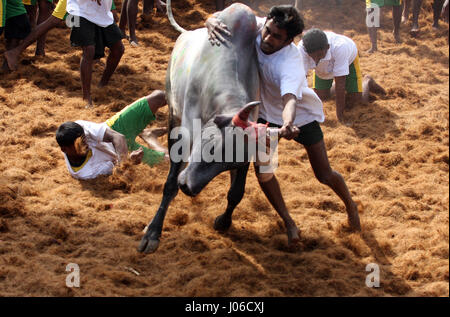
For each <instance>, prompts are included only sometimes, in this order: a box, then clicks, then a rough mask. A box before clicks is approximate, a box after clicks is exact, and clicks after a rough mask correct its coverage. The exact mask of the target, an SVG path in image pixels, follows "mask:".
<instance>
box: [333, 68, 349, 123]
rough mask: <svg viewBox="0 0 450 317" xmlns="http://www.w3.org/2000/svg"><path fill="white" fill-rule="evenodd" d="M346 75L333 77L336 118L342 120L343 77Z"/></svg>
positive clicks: (343, 103) (343, 102) (343, 99)
mask: <svg viewBox="0 0 450 317" xmlns="http://www.w3.org/2000/svg"><path fill="white" fill-rule="evenodd" d="M345 77H346V76H339V77H335V78H334V80H335V94H336V115H337V118H338V120H339V121H340V122H341V123H343V122H344V110H345V81H346V79H345Z"/></svg>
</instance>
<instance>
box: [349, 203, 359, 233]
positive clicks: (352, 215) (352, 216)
mask: <svg viewBox="0 0 450 317" xmlns="http://www.w3.org/2000/svg"><path fill="white" fill-rule="evenodd" d="M347 216H348V225H349V226H350V229H352V230H354V231H361V223H360V221H359V213H358V206H357V205H356V203H354V202H352V204H351V206H350V207H349V208H347Z"/></svg>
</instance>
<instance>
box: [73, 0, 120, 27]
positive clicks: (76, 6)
mask: <svg viewBox="0 0 450 317" xmlns="http://www.w3.org/2000/svg"><path fill="white" fill-rule="evenodd" d="M111 6H112V0H102V1H101V5H98V3H97V1H95V0H67V8H66V11H67V12H68V13H69V14H71V15H75V16H80V17H83V18H85V19H86V20H89V21H90V22H92V23H95V24H97V25H98V26H101V27H103V28H104V27H107V26H109V25H111V24H113V23H114V17H113V14H112V12H111Z"/></svg>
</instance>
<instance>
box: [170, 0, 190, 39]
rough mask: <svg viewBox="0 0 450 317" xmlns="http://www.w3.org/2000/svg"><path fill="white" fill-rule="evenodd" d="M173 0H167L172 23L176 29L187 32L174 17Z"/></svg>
mask: <svg viewBox="0 0 450 317" xmlns="http://www.w3.org/2000/svg"><path fill="white" fill-rule="evenodd" d="M171 2H172V1H170V0H167V17H168V18H169V21H170V24H172V26H173V27H174V28H175V30H177V31H178V32H180V33H184V32H186V30H185V29H183V28H182V27H181V26H180V25H179V24H178V23H177V21H175V19H174V18H173V14H172V4H171Z"/></svg>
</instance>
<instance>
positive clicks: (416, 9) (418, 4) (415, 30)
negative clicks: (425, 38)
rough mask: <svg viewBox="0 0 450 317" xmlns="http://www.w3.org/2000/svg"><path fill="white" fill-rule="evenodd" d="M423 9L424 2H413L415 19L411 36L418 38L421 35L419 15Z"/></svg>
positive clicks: (413, 19) (418, 0)
mask: <svg viewBox="0 0 450 317" xmlns="http://www.w3.org/2000/svg"><path fill="white" fill-rule="evenodd" d="M421 7H422V0H413V17H412V27H411V31H410V34H411V36H412V37H416V36H417V35H418V34H419V14H420V9H421Z"/></svg>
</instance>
